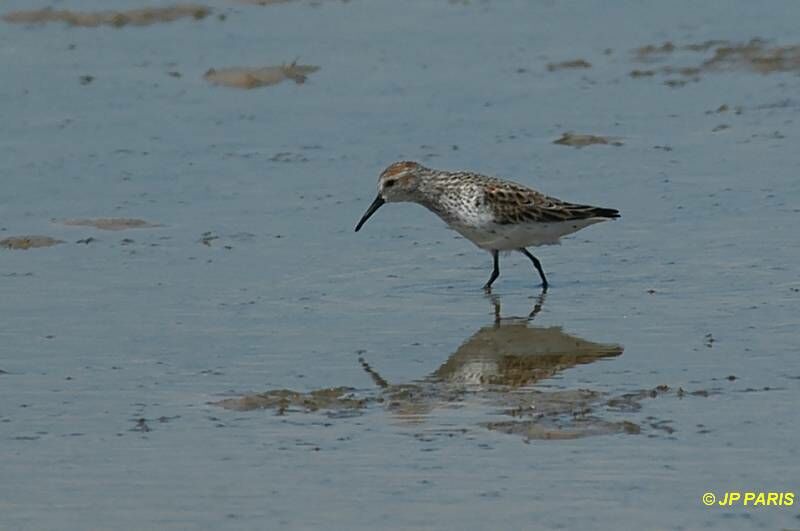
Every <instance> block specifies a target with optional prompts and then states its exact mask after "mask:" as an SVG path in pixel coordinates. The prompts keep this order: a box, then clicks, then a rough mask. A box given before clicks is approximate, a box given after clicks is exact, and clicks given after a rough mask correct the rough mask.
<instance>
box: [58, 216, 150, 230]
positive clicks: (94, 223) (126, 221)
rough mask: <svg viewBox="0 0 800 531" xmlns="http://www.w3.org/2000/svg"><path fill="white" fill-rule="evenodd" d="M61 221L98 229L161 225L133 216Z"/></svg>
mask: <svg viewBox="0 0 800 531" xmlns="http://www.w3.org/2000/svg"><path fill="white" fill-rule="evenodd" d="M62 223H63V224H64V225H69V226H73V227H94V228H96V229H100V230H127V229H147V228H153V227H160V226H161V225H158V224H156V223H150V222H148V221H145V220H143V219H135V218H92V219H67V220H64V221H63V222H62Z"/></svg>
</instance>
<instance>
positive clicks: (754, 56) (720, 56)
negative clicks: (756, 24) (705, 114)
mask: <svg viewBox="0 0 800 531" xmlns="http://www.w3.org/2000/svg"><path fill="white" fill-rule="evenodd" d="M698 54H702V58H701V59H700V60H699V61H698V59H697V55H698ZM633 56H634V60H635V61H637V62H642V63H659V62H661V63H663V62H667V61H670V62H672V63H673V64H668V65H665V66H661V67H657V68H648V69H634V70H632V71H631V72H630V76H631V77H632V78H634V79H641V78H648V77H653V76H656V75H658V76H677V77H674V78H673V79H669V80H667V81H665V82H664V83H665V84H666V85H667V86H669V87H673V88H676V87H682V86H684V85H686V84H687V83H689V82H696V81H699V80H700V78H701V75H702V74H705V73H708V72H722V71H737V70H738V71H749V72H757V73H759V74H765V75H766V74H773V73H776V72H800V45H796V44H795V45H789V46H774V45H770V44H769V42H768V41H767V40H765V39H761V38H758V37H756V38H754V39H751V40H750V41H748V42H732V41H726V40H711V41H705V42H702V43H696V44H675V43H672V42H669V41H668V42H665V43H663V44H661V45H653V44H650V45H647V46H641V47H639V48H636V49H635V50H634V51H633ZM680 62H682V63H683V64H677V63H680Z"/></svg>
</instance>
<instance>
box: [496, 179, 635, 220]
mask: <svg viewBox="0 0 800 531" xmlns="http://www.w3.org/2000/svg"><path fill="white" fill-rule="evenodd" d="M484 200H485V202H486V205H487V206H488V207H489V209H490V210H491V211H492V214H493V216H494V218H495V222H496V223H498V224H499V225H511V224H521V223H558V222H562V221H572V220H578V219H589V218H618V217H619V212H618V211H617V210H614V209H613V208H601V207H594V206H590V205H577V204H573V203H567V202H564V201H561V200H560V199H556V198H555V197H549V196H546V195H544V194H542V193H540V192H537V191H536V190H531V189H530V188H526V187H524V186H522V185H519V184H515V183H509V182H505V181H500V182H490V183H488V184H487V185H486V186H485V188H484Z"/></svg>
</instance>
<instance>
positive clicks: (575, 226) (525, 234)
mask: <svg viewBox="0 0 800 531" xmlns="http://www.w3.org/2000/svg"><path fill="white" fill-rule="evenodd" d="M601 221H607V218H589V219H578V220H572V221H559V222H555V223H522V224H518V225H498V224H495V223H487V224H484V225H480V226H467V225H460V224H459V225H455V224H454V225H451V227H450V228H452V229H453V230H455V231H456V232H458V233H459V234H461V235H462V236H464V237H465V238H467V239H468V240H469V241H471V242H472V243H474V244H475V245H477V246H478V247H480V248H481V249H485V250H487V251H513V250H516V249H521V248H523V247H536V246H538V245H555V244H558V243H559V240H560V239H561V237H562V236H566V235H567V234H572V233H573V232H577V231H579V230H581V229H582V228H584V227H588V226H589V225H594V224H595V223H599V222H601Z"/></svg>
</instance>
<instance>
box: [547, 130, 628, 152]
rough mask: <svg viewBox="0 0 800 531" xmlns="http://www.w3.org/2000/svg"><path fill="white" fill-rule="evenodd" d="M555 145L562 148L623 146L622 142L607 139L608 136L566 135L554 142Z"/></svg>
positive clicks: (615, 139)
mask: <svg viewBox="0 0 800 531" xmlns="http://www.w3.org/2000/svg"><path fill="white" fill-rule="evenodd" d="M553 144H559V145H562V146H571V147H574V148H582V147H586V146H591V145H593V144H601V145H608V146H621V145H622V142H621V141H620V140H619V139H617V138H613V137H607V136H597V135H579V134H575V133H564V134H562V135H561V138H558V139H556V140H553Z"/></svg>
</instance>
